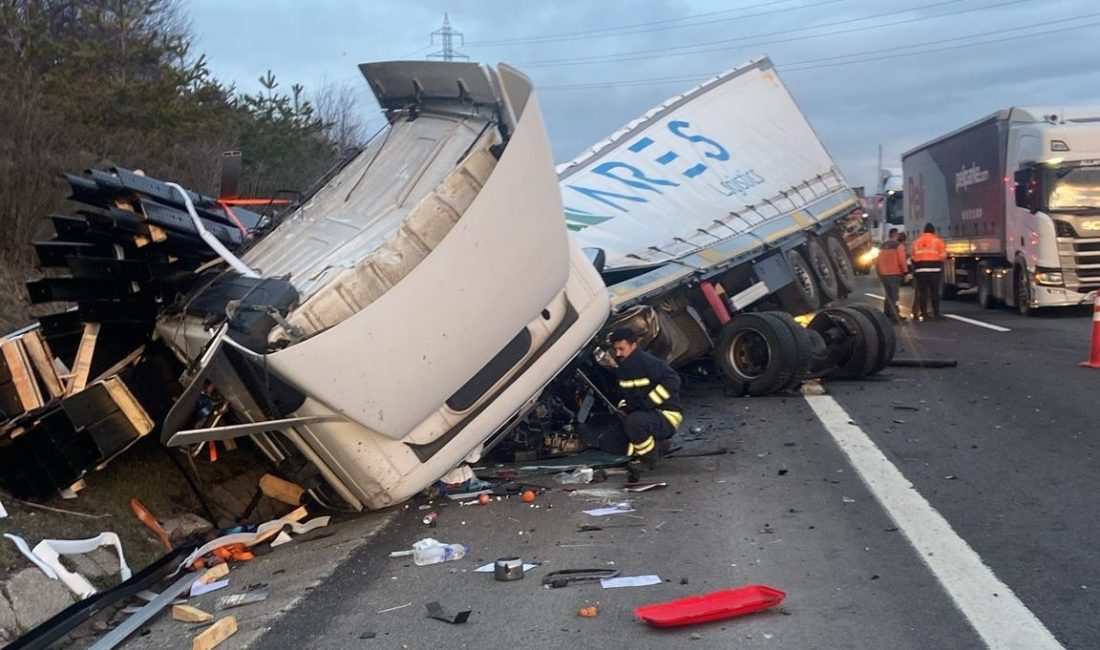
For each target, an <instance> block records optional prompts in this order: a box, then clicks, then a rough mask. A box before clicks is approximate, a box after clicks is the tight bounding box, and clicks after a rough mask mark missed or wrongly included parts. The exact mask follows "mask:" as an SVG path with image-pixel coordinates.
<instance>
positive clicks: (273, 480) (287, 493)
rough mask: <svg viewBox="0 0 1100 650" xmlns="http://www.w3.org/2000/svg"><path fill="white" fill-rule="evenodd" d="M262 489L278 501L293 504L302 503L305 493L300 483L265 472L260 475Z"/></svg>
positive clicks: (298, 504)
mask: <svg viewBox="0 0 1100 650" xmlns="http://www.w3.org/2000/svg"><path fill="white" fill-rule="evenodd" d="M260 491H261V492H263V493H264V494H265V495H266V496H268V497H271V498H272V499H275V500H276V501H282V502H283V503H285V504H287V505H291V506H300V505H302V494H303V493H305V489H304V488H302V487H301V486H300V485H297V484H295V483H291V482H290V481H286V480H283V479H281V478H279V477H278V476H274V475H272V474H264V475H263V476H261V477H260Z"/></svg>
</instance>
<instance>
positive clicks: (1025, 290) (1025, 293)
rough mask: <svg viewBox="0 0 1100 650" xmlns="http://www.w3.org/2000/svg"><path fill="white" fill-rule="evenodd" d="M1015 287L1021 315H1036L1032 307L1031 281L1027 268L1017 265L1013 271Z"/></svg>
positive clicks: (1018, 309)
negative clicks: (1028, 277) (1029, 280)
mask: <svg viewBox="0 0 1100 650" xmlns="http://www.w3.org/2000/svg"><path fill="white" fill-rule="evenodd" d="M1012 284H1013V289H1014V291H1015V292H1016V309H1017V311H1019V312H1020V315H1021V316H1025V317H1026V316H1034V315H1035V310H1034V309H1032V308H1031V283H1030V282H1028V279H1027V268H1025V267H1023V266H1020V265H1019V264H1017V265H1016V268H1015V269H1014V270H1013V273H1012Z"/></svg>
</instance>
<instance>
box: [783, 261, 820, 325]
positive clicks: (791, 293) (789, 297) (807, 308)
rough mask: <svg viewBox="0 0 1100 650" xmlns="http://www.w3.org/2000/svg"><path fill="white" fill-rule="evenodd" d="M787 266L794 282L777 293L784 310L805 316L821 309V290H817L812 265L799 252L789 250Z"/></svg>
mask: <svg viewBox="0 0 1100 650" xmlns="http://www.w3.org/2000/svg"><path fill="white" fill-rule="evenodd" d="M787 265H788V266H789V267H790V269H791V275H793V276H794V280H793V281H792V282H791V283H790V284H788V285H787V286H785V287H783V288H782V289H780V290H779V291H777V292H776V293H775V295H776V297H778V298H779V303H780V304H781V305H782V306H783V309H784V310H786V311H788V312H790V313H792V314H805V313H808V312H811V311H813V310H815V309H817V308H818V307H820V306H821V290H820V289H818V288H817V282H816V281H815V280H814V271H813V268H812V267H811V266H810V263H809V262H807V261H806V258H804V257H802V254H801V253H799V252H798V251H796V250H789V251H787Z"/></svg>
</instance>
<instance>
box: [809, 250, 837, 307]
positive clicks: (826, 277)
mask: <svg viewBox="0 0 1100 650" xmlns="http://www.w3.org/2000/svg"><path fill="white" fill-rule="evenodd" d="M805 257H806V261H808V262H809V263H810V267H811V268H813V270H814V278H816V279H817V286H818V287H819V288H820V289H821V299H822V300H823V301H824V302H825V303H829V302H832V301H834V300H836V299H837V298H838V297H839V295H840V293H839V289H838V288H837V282H836V269H834V268H833V263H832V262H831V261H829V255H828V253H826V252H825V249H824V248H823V247H822V246H821V244H820V243H818V241H817V240H816V239H811V240H810V241H808V242H806V255H805Z"/></svg>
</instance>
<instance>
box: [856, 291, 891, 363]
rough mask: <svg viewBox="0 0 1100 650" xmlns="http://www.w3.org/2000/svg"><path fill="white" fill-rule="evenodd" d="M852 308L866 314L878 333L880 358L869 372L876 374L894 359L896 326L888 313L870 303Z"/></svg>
mask: <svg viewBox="0 0 1100 650" xmlns="http://www.w3.org/2000/svg"><path fill="white" fill-rule="evenodd" d="M851 309H854V310H856V311H858V312H859V313H861V314H863V315H864V316H866V317H867V318H868V319H869V320H870V321H871V324H872V325H874V326H875V332H877V333H878V358H877V359H876V361H875V367H874V368H873V369H872V370H871V372H870V373H869V374H872V375H874V374H876V373H879V372H881V371H882V369H883V368H885V367H886V366H887V365H888V364H889V363H890V361H891V360H893V358H894V353H895V352H896V351H897V347H898V339H897V336H896V334H895V333H894V326H893V325H892V324H890V319H889V318H887V317H886V314H884V313H882V312H881V311H879V310H877V309H874V308H873V307H870V306H868V305H851Z"/></svg>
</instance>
